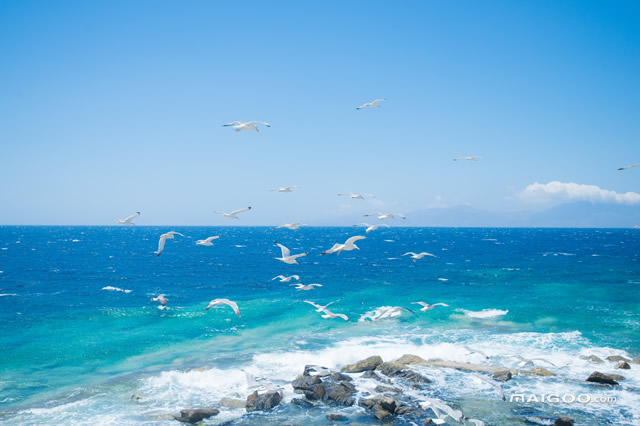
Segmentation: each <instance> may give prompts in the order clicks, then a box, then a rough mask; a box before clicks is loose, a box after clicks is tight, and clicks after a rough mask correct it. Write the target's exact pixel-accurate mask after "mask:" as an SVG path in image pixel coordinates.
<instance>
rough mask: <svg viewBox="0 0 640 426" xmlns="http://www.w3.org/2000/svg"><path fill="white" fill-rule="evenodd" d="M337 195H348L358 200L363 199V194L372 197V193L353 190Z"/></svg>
mask: <svg viewBox="0 0 640 426" xmlns="http://www.w3.org/2000/svg"><path fill="white" fill-rule="evenodd" d="M338 195H339V196H343V195H345V196H348V197H351V198H353V199H358V200H364V196H365V195H366V196H367V197H371V198H374V197H373V195H372V194H356V193H355V192H350V193H348V194H338Z"/></svg>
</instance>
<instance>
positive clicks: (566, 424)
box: [553, 416, 575, 426]
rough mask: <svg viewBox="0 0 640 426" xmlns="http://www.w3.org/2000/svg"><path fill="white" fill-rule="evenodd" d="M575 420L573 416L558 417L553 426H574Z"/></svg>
mask: <svg viewBox="0 0 640 426" xmlns="http://www.w3.org/2000/svg"><path fill="white" fill-rule="evenodd" d="M574 421H575V420H573V419H572V418H571V417H566V416H562V417H558V418H557V419H556V421H555V422H554V423H553V426H573V423H574Z"/></svg>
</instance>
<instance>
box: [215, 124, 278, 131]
mask: <svg viewBox="0 0 640 426" xmlns="http://www.w3.org/2000/svg"><path fill="white" fill-rule="evenodd" d="M258 124H263V125H265V126H267V127H271V124H269V123H265V122H264V121H233V122H231V123H227V124H223V126H231V127H233V129H234V130H235V131H236V132H239V131H240V130H255V131H256V132H259V131H260V130H258V126H257V125H258Z"/></svg>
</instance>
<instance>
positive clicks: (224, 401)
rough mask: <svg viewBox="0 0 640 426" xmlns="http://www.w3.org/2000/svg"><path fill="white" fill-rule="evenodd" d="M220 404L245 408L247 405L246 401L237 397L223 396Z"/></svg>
mask: <svg viewBox="0 0 640 426" xmlns="http://www.w3.org/2000/svg"><path fill="white" fill-rule="evenodd" d="M218 405H220V406H222V407H227V408H245V407H246V405H247V402H246V401H243V400H241V399H235V398H222V399H221V400H220V402H218Z"/></svg>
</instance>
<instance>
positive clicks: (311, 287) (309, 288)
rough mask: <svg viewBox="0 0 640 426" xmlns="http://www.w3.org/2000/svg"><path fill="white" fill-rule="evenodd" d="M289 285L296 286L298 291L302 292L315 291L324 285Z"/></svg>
mask: <svg viewBox="0 0 640 426" xmlns="http://www.w3.org/2000/svg"><path fill="white" fill-rule="evenodd" d="M289 285H295V286H296V290H298V291H300V290H315V287H322V284H307V285H305V284H302V283H297V284H289Z"/></svg>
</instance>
